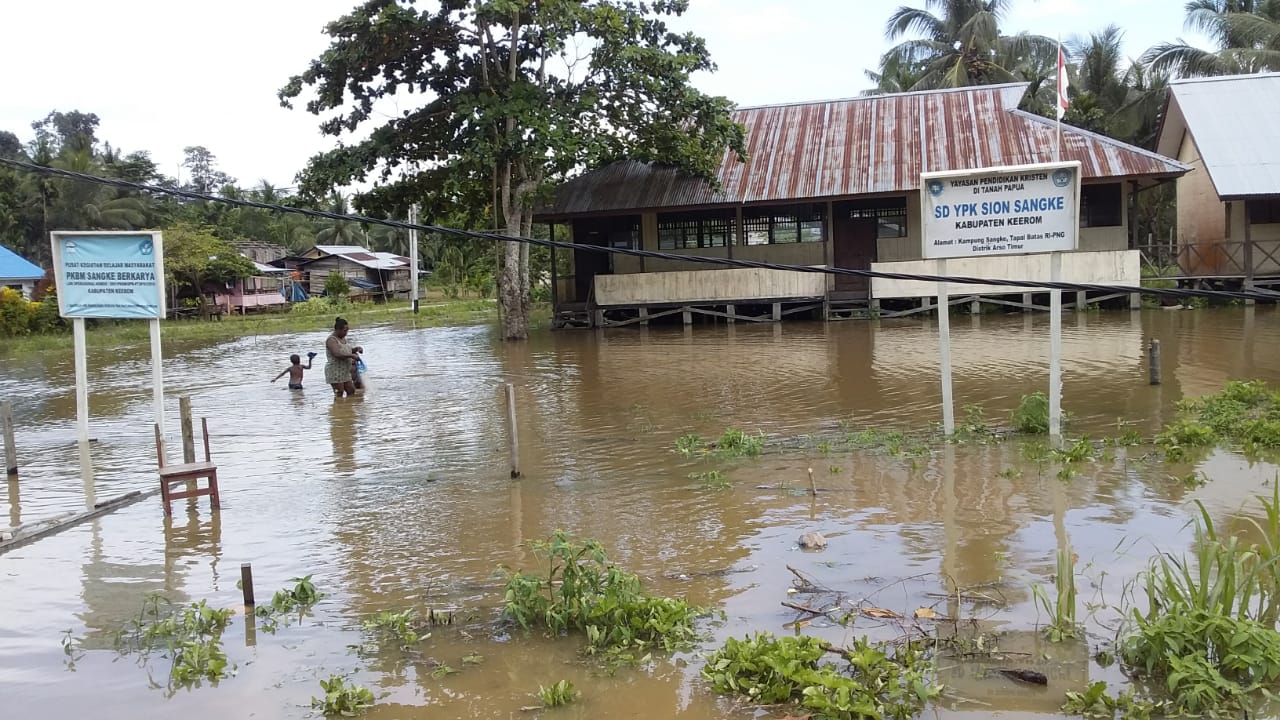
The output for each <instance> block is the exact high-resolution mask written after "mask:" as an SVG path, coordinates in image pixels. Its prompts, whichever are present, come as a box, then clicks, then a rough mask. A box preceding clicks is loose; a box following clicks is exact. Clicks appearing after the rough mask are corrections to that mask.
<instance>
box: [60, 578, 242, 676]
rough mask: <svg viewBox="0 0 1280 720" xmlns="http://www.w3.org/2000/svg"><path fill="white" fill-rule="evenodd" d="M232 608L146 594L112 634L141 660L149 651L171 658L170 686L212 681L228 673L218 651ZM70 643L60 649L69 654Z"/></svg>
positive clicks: (120, 646)
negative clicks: (180, 603) (182, 604)
mask: <svg viewBox="0 0 1280 720" xmlns="http://www.w3.org/2000/svg"><path fill="white" fill-rule="evenodd" d="M231 615H232V611H231V610H229V609H227V610H219V609H215V608H211V607H209V606H208V604H206V603H205V601H204V600H201V601H200V602H198V603H192V604H191V605H189V606H186V607H179V606H175V605H173V604H172V603H170V602H169V600H168V599H166V598H165V597H163V596H161V595H148V596H147V598H146V599H145V600H144V601H143V603H142V608H141V610H139V612H138V615H137V616H135V617H134V618H133V619H132V620H130V621H129V623H128V624H127V625H126V626H125V627H124V628H123V629H121V630H120V631H119V632H118V633H117V635H116V650H117V651H118V652H120V653H121V654H126V655H127V654H134V653H136V654H139V655H141V656H142V657H143V659H144V661H145V659H146V658H148V657H149V656H150V655H151V654H152V653H154V652H158V653H160V654H161V655H162V656H168V657H169V658H171V660H172V663H171V665H170V668H169V686H170V688H180V687H190V686H192V685H195V684H197V683H198V682H200V681H201V680H209V681H211V682H214V683H216V682H217V681H218V680H221V679H223V678H225V677H226V676H227V674H228V673H229V668H228V662H227V656H226V654H225V653H224V652H223V651H222V631H223V630H224V629H226V627H227V624H228V623H229V622H230V621H231ZM69 648H70V644H69V643H68V642H64V644H63V649H64V651H68V652H67V654H68V655H70V654H71V653H70V651H69Z"/></svg>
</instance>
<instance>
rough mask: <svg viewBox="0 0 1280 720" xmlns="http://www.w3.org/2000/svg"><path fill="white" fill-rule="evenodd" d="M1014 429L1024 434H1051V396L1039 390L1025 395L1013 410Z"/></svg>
mask: <svg viewBox="0 0 1280 720" xmlns="http://www.w3.org/2000/svg"><path fill="white" fill-rule="evenodd" d="M1011 419H1012V421H1013V429H1014V430H1017V431H1018V432H1020V433H1022V434H1024V435H1048V434H1049V397H1048V396H1047V395H1045V394H1044V393H1043V392H1040V391H1039V390H1037V391H1036V392H1033V393H1031V394H1030V395H1023V396H1022V399H1021V400H1019V401H1018V407H1017V408H1016V409H1015V410H1014V411H1013V417H1012V418H1011Z"/></svg>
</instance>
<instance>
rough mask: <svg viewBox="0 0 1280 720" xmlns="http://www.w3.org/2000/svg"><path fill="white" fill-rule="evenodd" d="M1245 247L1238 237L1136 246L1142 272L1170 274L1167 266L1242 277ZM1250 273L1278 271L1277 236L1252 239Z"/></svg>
mask: <svg viewBox="0 0 1280 720" xmlns="http://www.w3.org/2000/svg"><path fill="white" fill-rule="evenodd" d="M1245 249H1246V248H1245V243H1244V241H1242V240H1224V241H1222V242H1216V243H1186V244H1179V245H1177V246H1170V245H1168V244H1165V243H1158V244H1155V245H1139V246H1138V247H1137V250H1138V251H1139V252H1141V253H1142V266H1143V270H1144V271H1147V272H1146V274H1149V275H1166V276H1167V275H1170V274H1173V273H1171V271H1170V268H1176V269H1177V272H1176V274H1177V275H1182V276H1218V275H1220V276H1228V277H1244V276H1245V274H1246V272H1245V269H1246V268H1245V266H1246V262H1245ZM1253 274H1254V275H1255V276H1256V275H1276V274H1280V240H1255V241H1253Z"/></svg>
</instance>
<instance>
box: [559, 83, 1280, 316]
mask: <svg viewBox="0 0 1280 720" xmlns="http://www.w3.org/2000/svg"><path fill="white" fill-rule="evenodd" d="M1026 90H1027V84H1026V83H1013V84H1006V85H988V86H982V87H969V88H961V89H955V90H937V91H928V92H913V93H901V94H893V95H880V96H873V97H859V98H852V99H846V100H833V101H821V102H802V103H792V104H785V105H770V106H763V107H753V108H739V109H738V110H735V111H734V113H733V119H734V120H735V121H736V122H738V123H741V124H742V125H743V127H744V128H745V129H746V146H747V151H748V159H747V160H746V162H739V161H738V158H737V157H735V156H734V155H733V153H730V152H726V153H725V155H724V157H723V159H722V161H721V163H720V166H719V168H717V170H716V171H715V175H716V179H717V180H718V185H717V184H713V183H709V182H706V181H704V180H701V179H699V178H696V177H692V176H689V175H685V174H682V173H680V172H678V171H677V170H675V169H673V168H669V167H660V166H658V165H654V164H649V163H644V162H639V161H635V160H622V161H618V162H615V163H612V164H610V165H607V166H605V167H602V168H599V169H596V170H594V171H591V172H588V173H585V174H583V175H581V176H579V177H577V178H574V179H571V180H569V181H568V182H566V183H564V184H563V185H561V186H560V187H559V188H557V189H556V191H555V192H554V194H553V195H552V196H551V197H550V198H548V200H547V202H546V203H545V204H544V205H542V206H541V207H538V208H536V209H535V213H534V220H535V221H536V222H542V223H549V224H553V227H554V225H567V226H568V228H569V232H570V238H569V240H570V241H571V242H572V243H574V244H575V245H579V246H588V245H593V246H607V247H613V248H630V249H642V250H651V251H660V252H663V253H667V254H670V255H684V256H706V257H714V258H726V259H741V260H751V261H761V262H770V263H780V264H788V265H804V266H811V267H837V268H849V269H856V270H876V271H883V272H895V273H912V274H920V273H929V272H931V271H932V269H933V267H934V266H933V265H932V264H931V262H930V261H924V260H922V257H921V255H922V251H921V222H920V208H921V199H920V191H919V189H920V174H921V173H922V172H925V171H931V172H934V171H942V170H972V169H979V168H986V167H993V166H1004V165H1022V164H1028V163H1044V162H1050V161H1052V160H1053V159H1054V148H1055V145H1056V144H1057V139H1056V131H1057V127H1056V126H1055V123H1054V122H1053V121H1052V120H1049V119H1047V118H1044V117H1040V116H1038V115H1034V114H1032V113H1028V112H1024V111H1022V110H1019V109H1018V103H1019V100H1020V99H1021V98H1022V96H1023V95H1024V94H1025V92H1026ZM1259 117H1267V116H1259ZM1251 122H1252V123H1253V124H1262V121H1261V120H1253V121H1251ZM1061 159H1062V160H1064V161H1078V162H1080V163H1081V168H1082V172H1081V174H1082V181H1083V184H1082V187H1081V213H1080V233H1079V249H1078V251H1076V252H1073V253H1069V254H1067V255H1066V256H1065V257H1064V258H1063V274H1064V275H1063V279H1065V280H1069V281H1074V282H1087V283H1092V284H1097V285H1136V284H1138V282H1139V281H1140V279H1141V276H1140V258H1139V252H1138V251H1137V250H1132V249H1130V242H1129V223H1130V220H1129V204H1130V199H1131V197H1132V195H1133V193H1134V192H1135V191H1136V190H1137V189H1138V188H1139V187H1145V186H1150V185H1153V184H1155V183H1158V182H1162V181H1165V180H1168V179H1172V178H1176V177H1178V176H1180V175H1182V174H1183V173H1185V172H1186V171H1187V167H1186V166H1185V165H1183V164H1181V163H1178V162H1176V161H1174V160H1171V159H1169V158H1167V157H1163V156H1160V155H1157V154H1156V153H1153V152H1150V151H1147V150H1144V149H1142V148H1138V147H1134V146H1132V145H1127V144H1125V143H1122V142H1120V141H1118V140H1114V139H1111V138H1107V137H1103V136H1101V135H1097V134H1095V133H1091V132H1087V131H1084V130H1081V129H1079V128H1074V127H1070V126H1065V125H1064V126H1063V127H1062V128H1061ZM561 239H563V238H561ZM566 254H567V255H569V256H570V257H569V258H564V255H566ZM552 258H553V260H552V265H551V266H552V268H553V272H555V273H556V276H555V281H554V293H553V296H552V298H553V303H554V305H555V307H556V313H555V320H554V323H555V324H574V325H577V324H581V323H583V322H585V323H587V324H593V325H602V324H621V323H630V322H642V323H643V322H647V320H646V318H648V317H650V316H651V315H652V314H653V313H655V312H660V313H663V314H670V313H676V314H681V313H682V314H683V318H684V321H685V322H686V323H688V322H690V320H691V315H692V314H693V313H702V314H705V315H710V316H713V317H717V318H718V317H725V318H727V319H728V320H729V321H730V322H733V321H734V318H735V317H737V318H741V317H742V312H743V308H744V306H745V307H746V308H747V312H749V313H751V314H752V315H753V316H754V317H756V318H761V317H764V318H772V319H775V320H776V319H779V318H780V317H782V316H783V315H789V314H793V313H796V314H799V313H809V312H812V311H813V310H814V309H819V308H820V309H822V310H823V311H824V312H825V314H826V316H827V317H838V316H840V312H841V308H842V307H846V308H852V307H855V306H857V305H862V306H870V307H872V308H875V307H877V306H878V305H879V303H880V301H881V300H893V301H894V304H895V305H905V304H906V303H908V302H916V301H917V300H918V299H921V298H925V297H927V296H928V295H931V294H932V293H933V292H934V290H935V289H936V286H931V285H929V284H928V283H921V282H916V281H901V280H892V279H886V278H876V279H874V280H871V281H868V279H867V278H864V277H855V276H849V275H839V276H828V275H824V274H821V273H813V272H801V271H793V270H782V269H761V268H724V267H717V266H715V265H708V264H705V263H695V262H691V261H688V260H682V259H681V260H677V259H669V258H661V259H659V258H653V257H634V256H627V255H606V254H603V253H600V252H593V251H590V250H575V251H572V252H569V253H566V252H565V251H564V250H559V249H557V250H553V253H552ZM560 260H568V261H569V262H564V263H562V262H559V261H560ZM950 269H951V272H953V273H954V274H956V275H971V276H981V277H991V278H1015V279H1027V280H1037V279H1040V278H1045V279H1047V278H1048V277H1049V258H1048V256H1047V255H1026V256H1002V257H991V258H974V259H969V258H962V259H959V260H953V261H952V262H951V265H950ZM1034 290H1035V288H1033V287H1028V288H1025V289H1016V288H1001V287H996V286H972V285H967V286H963V287H961V286H958V285H954V286H953V287H952V289H951V294H952V296H963V295H972V296H988V297H990V296H998V295H1007V294H1010V293H1024V294H1025V293H1031V292H1033V291H1034ZM1099 295H1103V294H1102V293H1099ZM1095 299H1096V297H1095ZM1085 300H1086V298H1085V297H1082V296H1081V295H1079V294H1078V295H1077V296H1076V303H1080V304H1083V302H1084V301H1085ZM1130 301H1131V302H1132V301H1133V299H1132V298H1130ZM1029 302H1030V300H1027V299H1026V296H1025V295H1024V299H1023V305H1026V304H1028V303H1029ZM752 308H754V310H753V309H752Z"/></svg>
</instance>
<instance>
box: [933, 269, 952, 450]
mask: <svg viewBox="0 0 1280 720" xmlns="http://www.w3.org/2000/svg"><path fill="white" fill-rule="evenodd" d="M937 263H938V267H937V275H938V276H939V277H945V276H946V274H947V259H946V258H939V259H938V260H937ZM938 355H939V365H940V367H941V369H942V432H943V433H945V434H946V435H948V436H949V435H951V434H953V433H955V431H956V411H955V402H954V401H953V400H952V396H951V300H950V297H949V295H948V293H947V283H946V282H943V281H939V282H938Z"/></svg>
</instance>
